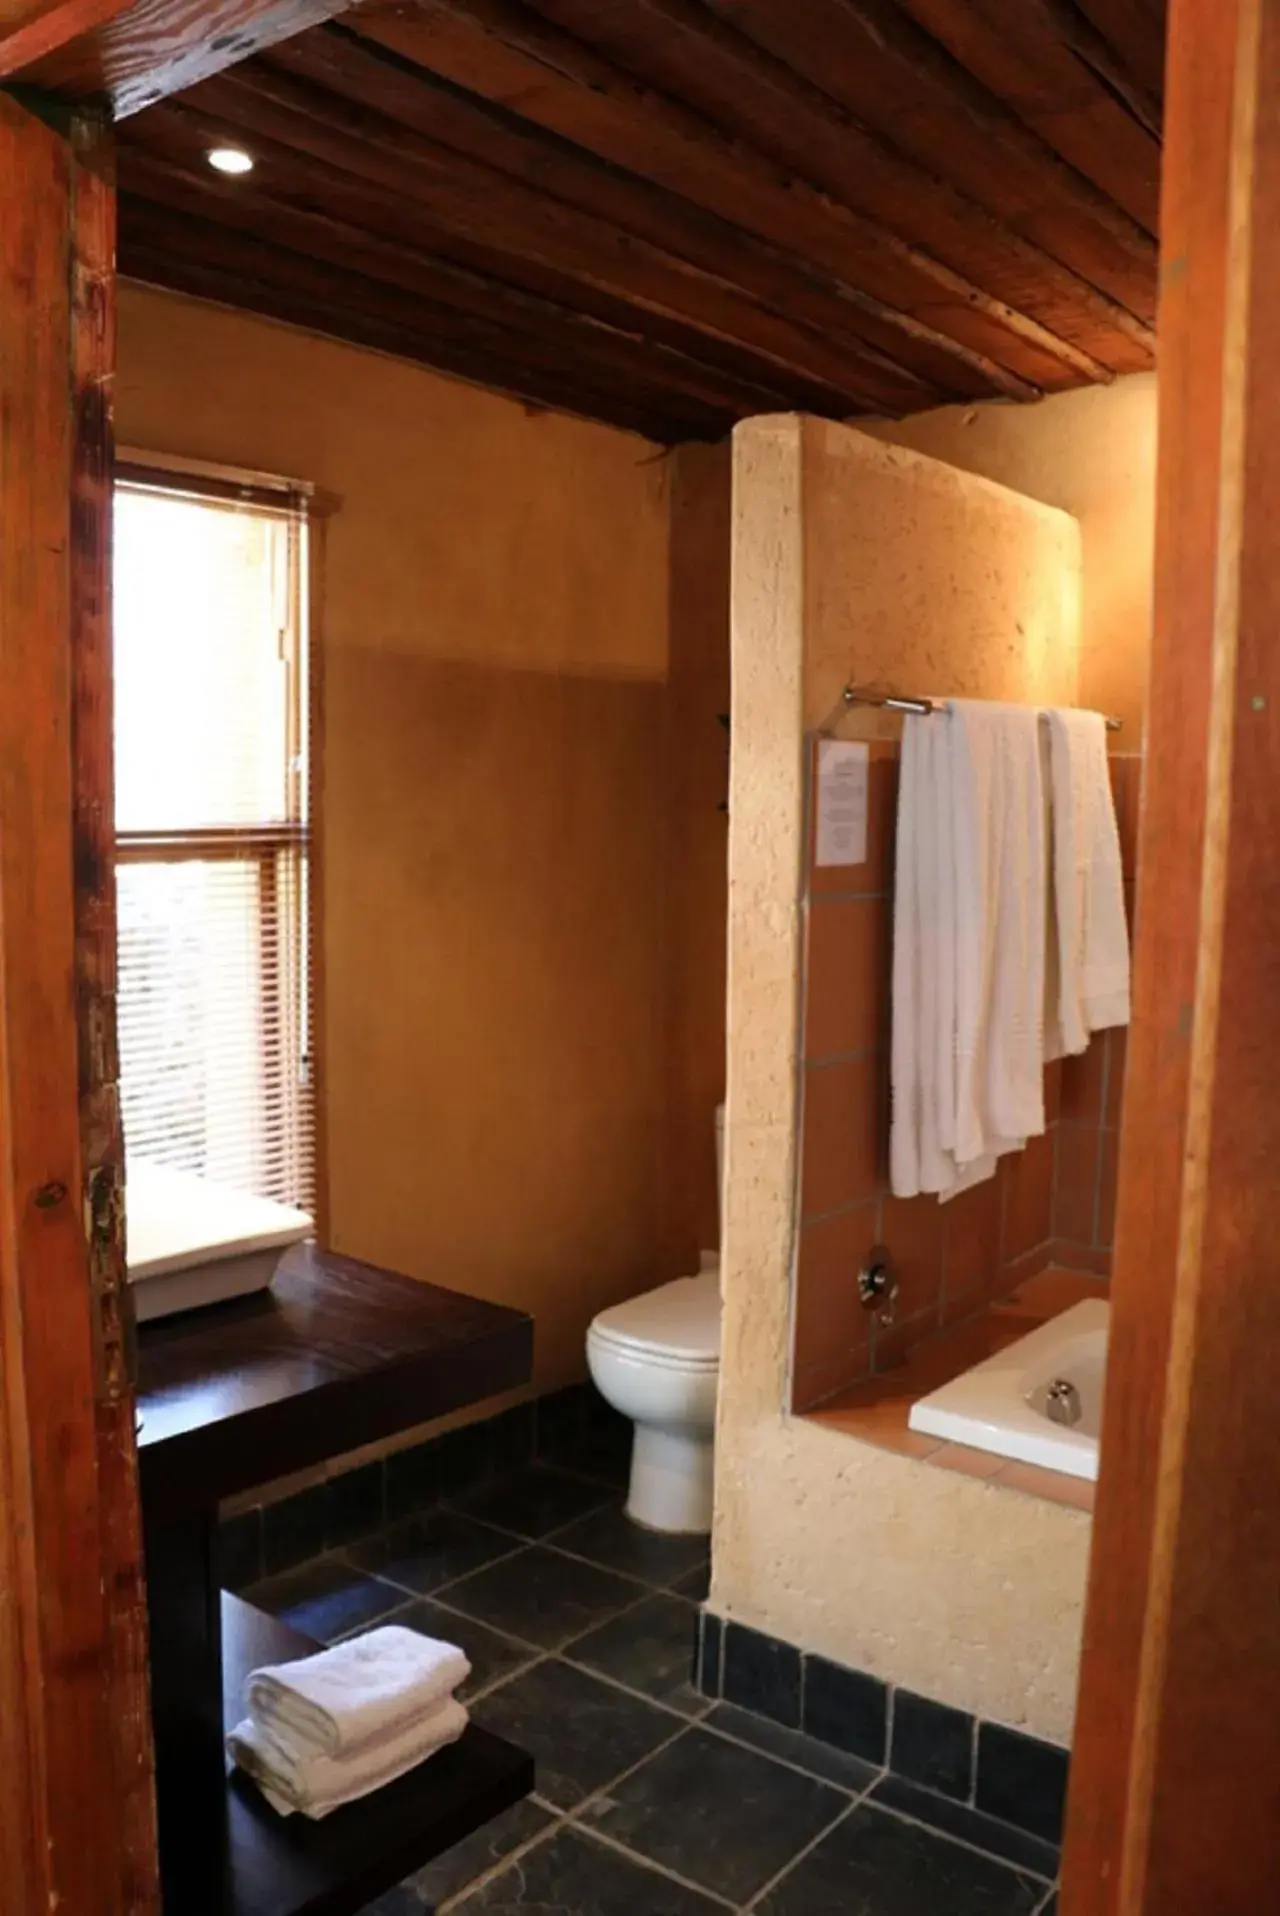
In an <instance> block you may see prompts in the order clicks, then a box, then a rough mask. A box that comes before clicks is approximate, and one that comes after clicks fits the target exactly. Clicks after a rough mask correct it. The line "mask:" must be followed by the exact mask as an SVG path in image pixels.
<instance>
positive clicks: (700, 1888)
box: [566, 1745, 741, 1916]
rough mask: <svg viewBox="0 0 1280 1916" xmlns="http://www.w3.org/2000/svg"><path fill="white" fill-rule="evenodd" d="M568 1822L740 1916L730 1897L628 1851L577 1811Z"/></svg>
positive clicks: (595, 1840) (591, 1838) (590, 1837)
mask: <svg viewBox="0 0 1280 1916" xmlns="http://www.w3.org/2000/svg"><path fill="white" fill-rule="evenodd" d="M663 1747H664V1748H665V1747H666V1746H665V1745H664V1746H663ZM618 1780H619V1781H621V1780H622V1779H621V1778H619V1779H618ZM584 1807H585V1806H584ZM566 1820H567V1821H568V1822H569V1823H571V1824H572V1825H573V1827H574V1828H575V1829H576V1830H578V1832H579V1833H580V1834H581V1835H582V1836H584V1837H586V1839H587V1841H588V1842H592V1843H599V1845H600V1847H601V1848H602V1849H611V1850H613V1851H614V1852H615V1854H617V1855H618V1856H625V1857H626V1859H627V1861H628V1862H629V1863H639V1864H640V1865H641V1866H642V1867H643V1868H645V1869H648V1870H652V1871H653V1872H654V1874H655V1875H657V1876H665V1877H666V1879H667V1881H668V1882H669V1883H679V1885H680V1887H681V1889H688V1890H692V1891H693V1893H694V1894H695V1895H696V1896H700V1897H702V1898H704V1899H705V1900H706V1901H707V1902H710V1903H718V1904H719V1906H720V1908H721V1909H728V1910H732V1911H733V1916H739V1911H740V1909H741V1905H740V1904H738V1903H731V1902H730V1901H729V1899H728V1897H727V1896H722V1895H721V1894H720V1892H719V1891H718V1890H714V1889H708V1888H707V1887H706V1886H705V1884H703V1883H695V1882H694V1880H693V1878H692V1877H691V1876H681V1875H680V1874H679V1872H678V1871H677V1870H674V1869H671V1868H669V1867H668V1865H667V1864H666V1863H657V1862H655V1861H654V1859H653V1857H652V1856H642V1855H641V1853H640V1851H639V1850H638V1849H628V1848H627V1846H626V1844H625V1843H620V1842H619V1841H618V1839H617V1837H616V1836H610V1835H608V1834H607V1833H606V1832H605V1831H604V1830H598V1829H594V1828H593V1827H592V1826H591V1825H590V1824H589V1823H579V1822H578V1813H577V1811H576V1810H575V1811H574V1812H573V1813H572V1814H571V1815H570V1816H569V1817H568V1818H567V1819H566Z"/></svg>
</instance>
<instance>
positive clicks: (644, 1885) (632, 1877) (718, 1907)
mask: <svg viewBox="0 0 1280 1916" xmlns="http://www.w3.org/2000/svg"><path fill="white" fill-rule="evenodd" d="M455 1908H456V1910H457V1916H717V1913H719V1916H723V1908H724V1906H723V1904H721V1903H713V1902H712V1901H711V1899H710V1898H709V1897H707V1896H699V1895H698V1893H697V1891H696V1890H692V1889H686V1888H685V1887H684V1885H683V1884H681V1883H673V1882H672V1881H671V1879H670V1877H668V1876H661V1875H659V1874H658V1872H657V1871H656V1870H652V1869H646V1868H645V1867H644V1865H643V1864H642V1863H639V1862H632V1861H631V1860H630V1858H628V1857H626V1856H620V1855H619V1854H618V1852H617V1851H616V1850H612V1849H609V1848H608V1847H607V1846H606V1845H605V1844H604V1843H595V1842H593V1841H592V1840H591V1838H590V1836H587V1835H584V1834H583V1833H582V1832H580V1831H578V1830H574V1829H565V1830H560V1831H559V1832H558V1833H557V1834H556V1835H554V1836H551V1837H549V1838H548V1839H547V1840H546V1841H545V1842H542V1843H539V1844H538V1845H537V1846H536V1847H535V1848H534V1849H531V1850H529V1851H528V1852H527V1853H526V1854H525V1855H524V1856H521V1857H520V1858H519V1859H518V1860H517V1861H516V1862H515V1863H512V1864H511V1865H510V1866H509V1867H508V1868H507V1869H505V1870H503V1871H502V1872H501V1874H500V1875H498V1876H494V1877H492V1878H491V1879H490V1881H489V1882H487V1883H485V1884H484V1885H483V1886H482V1887H481V1888H480V1889H477V1890H473V1891H472V1893H471V1895H470V1896H467V1897H465V1898H464V1900H463V1901H462V1902H461V1903H458V1904H456V1905H455Z"/></svg>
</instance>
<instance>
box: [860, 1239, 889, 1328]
mask: <svg viewBox="0 0 1280 1916" xmlns="http://www.w3.org/2000/svg"><path fill="white" fill-rule="evenodd" d="M897 1301H898V1273H897V1271H896V1270H895V1269H894V1264H893V1258H892V1257H891V1256H890V1254H889V1251H888V1249H887V1247H886V1246H885V1245H883V1244H876V1245H873V1246H872V1248H871V1250H870V1251H869V1252H868V1253H867V1261H866V1263H865V1264H864V1265H863V1267H862V1269H861V1270H860V1271H859V1272H858V1302H859V1303H860V1304H861V1306H862V1308H863V1310H864V1311H874V1312H875V1313H876V1315H877V1317H878V1318H879V1319H880V1322H881V1323H882V1324H889V1323H891V1322H892V1321H893V1307H894V1305H895V1304H896V1303H897Z"/></svg>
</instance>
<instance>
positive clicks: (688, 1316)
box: [591, 1270, 720, 1368]
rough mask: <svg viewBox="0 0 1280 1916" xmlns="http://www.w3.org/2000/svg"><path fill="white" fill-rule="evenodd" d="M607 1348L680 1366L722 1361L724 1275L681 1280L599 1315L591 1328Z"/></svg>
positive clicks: (713, 1273) (705, 1273) (706, 1274)
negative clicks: (634, 1353)
mask: <svg viewBox="0 0 1280 1916" xmlns="http://www.w3.org/2000/svg"><path fill="white" fill-rule="evenodd" d="M591 1329H592V1332H593V1334H594V1335H595V1336H596V1337H598V1338H599V1339H601V1340H602V1341H603V1342H605V1343H608V1344H617V1345H621V1346H623V1347H625V1348H626V1349H628V1350H634V1351H643V1352H644V1353H645V1354H646V1355H648V1356H650V1357H656V1358H663V1357H667V1358H670V1359H672V1361H674V1362H679V1363H681V1364H697V1365H706V1366H707V1367H708V1368H711V1367H713V1366H715V1365H717V1364H718V1363H719V1362H720V1273H719V1271H715V1270H712V1271H701V1272H699V1274H698V1276H697V1277H677V1278H676V1279H675V1280H674V1282H673V1283H670V1284H660V1285H659V1286H658V1288H657V1290H656V1291H644V1292H643V1293H642V1294H641V1295H640V1296H639V1297H629V1298H627V1299H626V1300H625V1302H623V1303H621V1304H614V1305H612V1306H611V1307H610V1308H609V1309H608V1310H607V1311H601V1313H600V1315H599V1317H597V1318H596V1320H595V1322H594V1323H593V1324H592V1326H591Z"/></svg>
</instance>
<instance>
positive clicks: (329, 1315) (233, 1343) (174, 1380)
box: [138, 1244, 533, 1512]
mask: <svg viewBox="0 0 1280 1916" xmlns="http://www.w3.org/2000/svg"><path fill="white" fill-rule="evenodd" d="M138 1343H139V1388H138V1412H139V1417H140V1425H139V1432H138V1446H139V1463H140V1469H141V1478H142V1494H143V1500H144V1503H145V1504H146V1505H147V1507H148V1508H149V1510H151V1511H152V1512H155V1511H157V1510H160V1509H182V1508H191V1507H193V1506H196V1505H200V1504H204V1505H208V1504H210V1503H212V1502H215V1501H216V1500H217V1499H218V1498H220V1497H225V1496H229V1495H230V1494H231V1493H233V1492H234V1491H239V1490H247V1489H250V1488H252V1487H253V1486H254V1485H255V1484H260V1483H266V1482H269V1481H270V1480H271V1479H272V1478H275V1477H282V1476H285V1475H287V1474H288V1473H289V1472H291V1471H294V1470H301V1469H304V1468H306V1467H307V1466H309V1465H311V1464H315V1463H319V1462H323V1461H324V1460H325V1459H326V1458H329V1457H335V1456H339V1455H341V1454H342V1452H344V1451H347V1450H354V1449H356V1448H357V1447H358V1446H359V1445H361V1444H365V1443H371V1442H373V1441H375V1440H376V1439H377V1438H380V1437H386V1436H390V1435H393V1434H394V1433H395V1432H396V1431H399V1430H408V1429H412V1428H413V1427H414V1426H415V1425H417V1424H424V1423H427V1422H428V1421H429V1420H430V1419H432V1418H435V1417H440V1416H443V1415H445V1414H446V1413H447V1412H449V1411H452V1410H459V1409H461V1408H463V1407H464V1406H465V1405H467V1404H472V1403H477V1402H479V1401H480V1400H481V1399H482V1398H486V1397H492V1396H496V1395H497V1394H498V1393H499V1392H500V1391H504V1390H510V1389H513V1388H515V1387H516V1386H517V1385H519V1384H522V1383H525V1382H527V1380H528V1377H529V1371H530V1367H531V1364H532V1352H533V1324H532V1321H531V1319H530V1318H529V1317H527V1316H526V1315H525V1314H524V1312H522V1311H516V1310H511V1309H509V1308H507V1307H506V1306H504V1305H500V1304H489V1303H485V1302H483V1301H482V1300H481V1299H479V1298H474V1297H466V1296H464V1295H462V1294H461V1293H460V1292H457V1291H449V1290H444V1289H442V1288H441V1287H440V1286H439V1285H436V1284H425V1283H419V1282H417V1281H416V1280H415V1279H413V1278H408V1277H403V1276H400V1275H399V1274H398V1273H396V1272H394V1271H385V1270H380V1269H379V1268H378V1267H377V1266H375V1265H369V1264H361V1263H357V1262H356V1261H355V1260H353V1259H351V1258H345V1257H339V1256H337V1255H336V1254H334V1253H332V1252H326V1251H318V1250H317V1249H316V1248H315V1246H314V1245H310V1244H302V1245H298V1246H297V1247H296V1248H295V1249H293V1250H291V1251H287V1252H286V1253H285V1255H284V1257H283V1258H282V1259H281V1262H280V1267H279V1270H278V1271H277V1273H276V1277H275V1280H274V1282H273V1284H272V1287H271V1289H270V1290H269V1291H265V1292H260V1293H259V1294H258V1295H256V1296H254V1297H249V1298H239V1299H235V1300H233V1301H231V1302H229V1303H227V1304H220V1305H215V1306H212V1307H210V1308H208V1309H205V1310H201V1311H193V1312H190V1313H188V1314H187V1315H185V1316H183V1317H175V1318H167V1319H161V1320H159V1321H156V1322H152V1323H149V1324H145V1325H143V1326H142V1328H141V1330H140V1332H139V1338H138Z"/></svg>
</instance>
